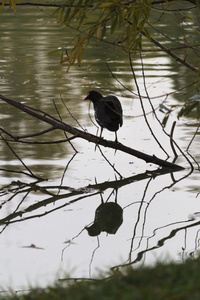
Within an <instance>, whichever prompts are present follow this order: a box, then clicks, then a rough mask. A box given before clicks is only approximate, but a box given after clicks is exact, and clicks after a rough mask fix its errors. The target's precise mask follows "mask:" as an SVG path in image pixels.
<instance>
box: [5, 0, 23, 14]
mask: <svg viewBox="0 0 200 300" xmlns="http://www.w3.org/2000/svg"><path fill="white" fill-rule="evenodd" d="M16 3H18V4H20V2H19V0H9V6H10V8H12V9H13V10H14V12H15V14H16ZM5 4H6V0H3V1H2V5H1V9H0V12H1V11H2V10H3V8H4V6H5Z"/></svg>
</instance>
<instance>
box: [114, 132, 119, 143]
mask: <svg viewBox="0 0 200 300" xmlns="http://www.w3.org/2000/svg"><path fill="white" fill-rule="evenodd" d="M115 143H118V139H117V131H115Z"/></svg>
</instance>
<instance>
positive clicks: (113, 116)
mask: <svg viewBox="0 0 200 300" xmlns="http://www.w3.org/2000/svg"><path fill="white" fill-rule="evenodd" d="M85 99H89V100H91V101H92V103H93V106H94V115H95V119H96V121H97V123H98V124H99V125H100V126H101V133H102V130H103V128H106V129H108V130H110V131H114V132H115V133H116V131H117V130H118V129H119V127H121V126H122V124H123V119H122V106H121V103H120V101H119V99H118V98H117V97H115V96H106V97H103V96H102V95H101V94H100V93H99V92H96V91H90V92H89V93H88V95H87V97H86V98H85ZM100 136H101V135H100ZM116 140H117V138H116Z"/></svg>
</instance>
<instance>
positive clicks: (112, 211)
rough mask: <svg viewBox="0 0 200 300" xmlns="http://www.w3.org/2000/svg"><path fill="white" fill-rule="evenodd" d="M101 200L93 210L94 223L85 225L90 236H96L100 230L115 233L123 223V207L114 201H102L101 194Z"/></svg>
mask: <svg viewBox="0 0 200 300" xmlns="http://www.w3.org/2000/svg"><path fill="white" fill-rule="evenodd" d="M116 195H117V193H116ZM115 200H116V199H115ZM101 201H102V203H101V204H100V205H99V206H98V207H97V209H96V211H95V218H94V223H93V224H92V225H91V226H87V227H85V229H86V230H87V232H88V234H89V235H90V236H97V235H99V234H100V233H101V232H102V231H105V232H107V233H110V234H115V233H116V232H117V230H118V229H119V227H120V226H121V224H122V223H123V209H122V208H121V206H120V205H119V204H117V203H116V201H115V202H105V203H104V202H103V198H102V195H101Z"/></svg>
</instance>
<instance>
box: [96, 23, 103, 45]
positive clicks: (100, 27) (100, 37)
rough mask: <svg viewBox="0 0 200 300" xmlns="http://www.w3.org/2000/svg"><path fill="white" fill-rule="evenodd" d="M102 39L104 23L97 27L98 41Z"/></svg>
mask: <svg viewBox="0 0 200 300" xmlns="http://www.w3.org/2000/svg"><path fill="white" fill-rule="evenodd" d="M101 39H102V25H101V24H100V25H99V27H98V29H97V42H98V43H99V42H100V41H101Z"/></svg>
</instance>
